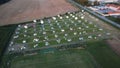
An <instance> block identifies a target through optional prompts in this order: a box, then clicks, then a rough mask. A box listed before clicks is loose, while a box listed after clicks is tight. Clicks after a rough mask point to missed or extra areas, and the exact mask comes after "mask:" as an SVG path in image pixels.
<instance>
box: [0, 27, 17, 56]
mask: <svg viewBox="0 0 120 68" xmlns="http://www.w3.org/2000/svg"><path fill="white" fill-rule="evenodd" d="M16 27H17V26H16V25H9V26H1V27H0V56H1V55H2V52H3V51H4V49H5V48H6V46H7V45H9V41H10V39H11V36H12V35H13V33H14V31H15V29H16Z"/></svg>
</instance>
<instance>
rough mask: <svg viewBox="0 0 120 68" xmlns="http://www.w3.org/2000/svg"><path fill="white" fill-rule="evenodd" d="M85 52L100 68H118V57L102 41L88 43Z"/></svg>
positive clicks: (119, 60)
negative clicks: (88, 53)
mask: <svg viewBox="0 0 120 68" xmlns="http://www.w3.org/2000/svg"><path fill="white" fill-rule="evenodd" d="M86 45H87V46H86V48H87V50H88V51H89V52H90V54H91V55H92V56H93V57H94V59H95V60H96V61H97V63H98V64H100V66H101V67H102V68H120V56H118V55H117V54H116V53H115V52H114V51H113V50H112V49H111V48H110V47H109V46H108V43H107V42H106V41H105V40H104V41H97V42H93V41H92V42H88V43H87V44H86Z"/></svg>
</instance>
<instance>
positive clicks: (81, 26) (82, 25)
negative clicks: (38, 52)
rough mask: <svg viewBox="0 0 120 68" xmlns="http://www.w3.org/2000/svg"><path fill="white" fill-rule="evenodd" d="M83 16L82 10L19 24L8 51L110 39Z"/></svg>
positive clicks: (97, 26)
mask: <svg viewBox="0 0 120 68" xmlns="http://www.w3.org/2000/svg"><path fill="white" fill-rule="evenodd" d="M84 16H85V15H84V10H82V11H78V12H68V13H66V14H64V15H58V16H55V17H51V18H45V19H40V20H33V21H32V22H30V23H24V24H19V25H18V27H17V29H16V31H15V33H14V35H13V39H12V40H11V43H10V45H9V48H8V51H9V52H11V51H13V52H14V51H23V50H34V49H39V48H43V47H52V46H61V45H70V44H73V43H84V42H87V41H91V40H93V41H95V40H100V39H107V38H110V35H111V33H109V32H108V31H107V30H106V29H104V28H101V27H100V26H99V25H97V24H95V23H94V22H91V21H88V20H87V19H86V18H85V17H84Z"/></svg>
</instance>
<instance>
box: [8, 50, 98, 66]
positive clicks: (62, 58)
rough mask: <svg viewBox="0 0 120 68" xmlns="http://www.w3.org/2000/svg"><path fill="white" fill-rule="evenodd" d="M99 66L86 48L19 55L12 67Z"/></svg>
mask: <svg viewBox="0 0 120 68" xmlns="http://www.w3.org/2000/svg"><path fill="white" fill-rule="evenodd" d="M40 67H41V68H97V67H96V64H95V62H94V60H93V59H92V57H91V55H90V54H89V53H88V52H87V51H86V50H80V49H69V50H65V51H55V52H54V53H48V54H38V55H33V56H19V57H17V58H15V59H13V61H12V62H11V67H10V68H40Z"/></svg>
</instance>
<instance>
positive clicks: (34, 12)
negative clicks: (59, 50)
mask: <svg viewBox="0 0 120 68" xmlns="http://www.w3.org/2000/svg"><path fill="white" fill-rule="evenodd" d="M0 9H1V10H0V26H1V25H8V24H16V23H20V22H21V23H22V22H26V21H30V20H33V19H41V18H44V17H51V16H55V15H58V14H64V13H66V12H69V11H70V12H72V11H76V10H78V9H77V8H75V7H74V6H72V5H71V4H70V3H68V2H67V0H10V1H9V2H8V3H6V4H3V5H0Z"/></svg>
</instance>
